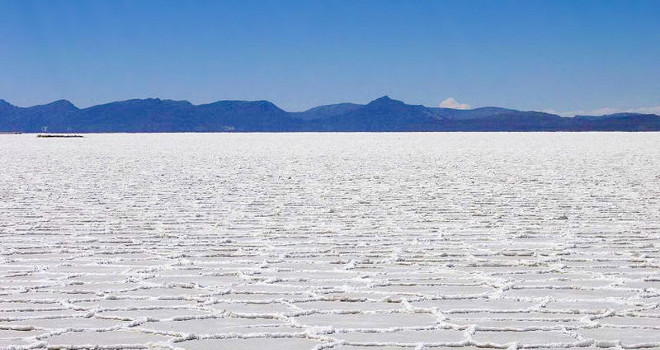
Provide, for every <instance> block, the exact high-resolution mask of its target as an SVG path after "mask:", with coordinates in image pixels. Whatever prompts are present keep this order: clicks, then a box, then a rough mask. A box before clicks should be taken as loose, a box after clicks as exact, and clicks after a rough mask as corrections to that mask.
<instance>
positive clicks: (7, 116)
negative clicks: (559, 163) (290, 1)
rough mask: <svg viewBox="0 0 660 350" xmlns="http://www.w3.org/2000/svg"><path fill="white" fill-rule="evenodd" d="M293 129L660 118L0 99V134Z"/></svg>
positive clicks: (609, 126) (614, 124)
mask: <svg viewBox="0 0 660 350" xmlns="http://www.w3.org/2000/svg"><path fill="white" fill-rule="evenodd" d="M295 131H355V132H358V131H359V132H362V131H372V132H385V131H660V116H657V115H654V114H636V113H617V114H611V115H604V116H576V117H572V118H567V117H561V116H558V115H555V114H549V113H543V112H535V111H518V110H514V109H507V108H499V107H484V108H477V109H471V110H458V109H450V108H429V107H425V106H422V105H409V104H405V103H403V102H401V101H397V100H393V99H391V98H389V97H388V96H383V97H381V98H379V99H376V100H374V101H372V102H370V103H368V104H366V105H360V104H353V103H340V104H334V105H327V106H320V107H316V108H312V109H310V110H307V111H304V112H286V111H284V110H282V109H280V108H278V107H277V106H276V105H274V104H273V103H271V102H268V101H218V102H214V103H209V104H203V105H193V104H191V103H190V102H188V101H173V100H161V99H157V98H156V99H135V100H128V101H120V102H112V103H107V104H102V105H97V106H93V107H89V108H84V109H78V108H76V107H75V106H74V105H73V104H72V103H71V102H69V101H66V100H60V101H55V102H52V103H49V104H45V105H39V106H33V107H27V108H23V107H16V106H13V105H12V104H10V103H8V102H7V101H4V100H0V132H54V133H58V132H76V133H85V132H295Z"/></svg>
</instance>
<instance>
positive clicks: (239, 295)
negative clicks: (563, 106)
mask: <svg viewBox="0 0 660 350" xmlns="http://www.w3.org/2000/svg"><path fill="white" fill-rule="evenodd" d="M0 169H1V170H0V349H32V348H52V349H88V348H97V349H200V350H201V349H228V350H241V349H245V350H248V349H255V350H256V349H259V350H261V349H292V350H298V349H299V350H303V349H305V350H307V349H316V350H320V349H335V350H404V349H464V350H474V349H481V348H509V349H514V348H538V349H549V348H565V349H585V350H586V349H597V348H604V347H611V348H624V349H625V348H654V347H655V348H658V347H660V307H659V305H660V292H659V290H660V268H659V266H660V265H659V257H660V253H658V251H659V249H658V245H659V241H658V239H659V236H660V134H657V133H638V134H627V133H611V134H608V133H541V134H537V133H529V134H524V133H523V134H516V133H513V134H510V133H495V134H488V133H482V134H471V133H456V134H451V133H449V134H444V133H432V134H423V133H414V134H396V133H392V134H176V135H175V134H170V135H160V134H159V135H148V134H145V135H122V134H118V135H95V134H91V135H86V137H85V138H80V139H37V138H36V137H34V135H0Z"/></svg>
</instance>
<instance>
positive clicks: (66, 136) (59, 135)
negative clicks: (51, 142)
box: [37, 134, 84, 138]
mask: <svg viewBox="0 0 660 350" xmlns="http://www.w3.org/2000/svg"><path fill="white" fill-rule="evenodd" d="M37 137H64V138H71V137H84V136H82V135H66V134H39V135H37Z"/></svg>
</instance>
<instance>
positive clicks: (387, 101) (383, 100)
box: [368, 95, 404, 106]
mask: <svg viewBox="0 0 660 350" xmlns="http://www.w3.org/2000/svg"><path fill="white" fill-rule="evenodd" d="M393 104H397V105H402V104H404V103H403V102H401V101H399V100H393V99H391V98H390V97H389V96H387V95H385V96H383V97H380V98H377V99H375V100H373V101H371V102H369V103H368V105H370V106H373V105H393Z"/></svg>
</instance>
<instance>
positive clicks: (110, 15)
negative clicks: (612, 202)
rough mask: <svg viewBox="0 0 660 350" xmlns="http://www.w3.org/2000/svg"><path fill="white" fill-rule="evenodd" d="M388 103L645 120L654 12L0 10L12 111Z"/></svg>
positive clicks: (653, 76)
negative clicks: (69, 106)
mask: <svg viewBox="0 0 660 350" xmlns="http://www.w3.org/2000/svg"><path fill="white" fill-rule="evenodd" d="M382 95H389V96H390V97H392V98H396V99H400V100H403V101H405V102H407V103H413V104H424V105H427V106H438V105H440V103H441V101H443V100H446V99H447V98H450V97H451V98H453V99H455V100H456V101H458V102H455V103H456V104H457V105H458V104H467V105H470V106H472V107H480V106H504V107H512V108H520V109H534V110H546V111H556V112H564V113H566V112H569V111H593V110H598V109H602V108H610V109H611V110H612V111H614V110H653V108H656V107H657V106H660V1H655V0H652V1H638V0H621V1H608V0H596V1H588V0H568V1H562V0H549V1H541V0H520V1H486V0H480V1H476V0H475V1H467V0H457V1H441V0H435V1H423V0H414V1H410V0H396V1H388V0H326V1H320V0H318V1H315V0H303V1H296V0H281V1H268V0H259V1H251V0H231V1H202V0H190V1H184V0H181V1H148V0H139V1H118V0H112V1H94V0H85V1H74V0H67V1H60V0H44V1H31V0H15V1H8V0H0V98H2V99H5V100H7V101H9V102H11V103H13V104H16V105H19V106H29V105H34V104H42V103H47V102H51V101H54V100H57V99H68V100H70V101H72V102H73V103H74V104H76V105H77V106H79V107H87V106H91V105H94V104H99V103H105V102H110V101H115V100H124V99H131V98H146V97H160V98H169V99H177V100H183V99H185V100H189V101H191V102H193V103H195V104H198V103H207V102H212V101H216V100H226V99H243V100H255V99H267V100H270V101H272V102H274V103H275V104H277V105H278V106H280V107H282V108H284V109H286V110H290V111H298V110H304V109H306V108H309V107H312V106H317V105H321V104H330V103H337V102H356V103H366V102H368V101H370V100H373V99H375V98H377V97H380V96H382ZM448 101H449V102H452V103H454V102H453V101H452V100H448ZM452 103H448V102H447V101H446V102H445V104H450V105H451V104H452ZM463 107H465V106H463ZM657 108H658V112H659V113H660V107H657Z"/></svg>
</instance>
